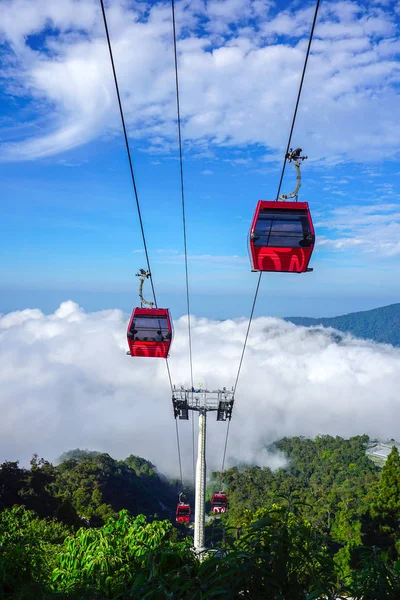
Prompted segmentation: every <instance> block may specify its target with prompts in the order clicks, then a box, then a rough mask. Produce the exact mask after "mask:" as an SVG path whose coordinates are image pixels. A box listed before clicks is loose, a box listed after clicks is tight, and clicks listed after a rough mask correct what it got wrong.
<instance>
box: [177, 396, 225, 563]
mask: <svg viewBox="0 0 400 600" xmlns="http://www.w3.org/2000/svg"><path fill="white" fill-rule="evenodd" d="M233 403H234V396H233V391H229V390H227V389H226V388H222V390H214V391H209V390H203V389H202V388H198V389H194V388H190V389H185V388H184V387H181V388H178V389H177V388H175V387H174V389H173V394H172V406H173V409H174V417H175V419H181V420H183V421H188V420H189V412H190V411H196V412H198V413H199V434H198V445H197V464H196V490H195V502H196V505H195V512H194V549H195V551H196V552H198V553H201V552H203V551H204V550H205V549H206V539H205V511H206V507H205V504H206V432H207V427H206V425H207V413H208V412H209V411H215V412H216V413H217V421H230V420H231V418H232V410H233Z"/></svg>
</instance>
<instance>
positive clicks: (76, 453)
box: [57, 448, 101, 463]
mask: <svg viewBox="0 0 400 600" xmlns="http://www.w3.org/2000/svg"><path fill="white" fill-rule="evenodd" d="M99 454H101V452H97V450H87V449H86V450H81V449H80V448H75V449H74V450H68V452H63V454H61V456H60V457H59V458H58V461H57V462H58V463H63V462H67V461H68V460H76V461H80V460H85V459H86V458H93V456H98V455H99Z"/></svg>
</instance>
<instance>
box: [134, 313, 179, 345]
mask: <svg viewBox="0 0 400 600" xmlns="http://www.w3.org/2000/svg"><path fill="white" fill-rule="evenodd" d="M130 332H131V333H132V334H133V336H134V340H138V341H149V342H163V341H166V340H170V339H171V335H170V333H169V329H168V320H167V319H166V317H157V316H150V315H146V316H144V315H142V316H137V317H136V318H135V320H134V321H133V322H132V325H131V328H130Z"/></svg>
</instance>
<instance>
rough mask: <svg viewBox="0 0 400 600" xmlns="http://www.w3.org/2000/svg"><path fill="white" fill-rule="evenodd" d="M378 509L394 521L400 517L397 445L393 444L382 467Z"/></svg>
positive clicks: (399, 470)
mask: <svg viewBox="0 0 400 600" xmlns="http://www.w3.org/2000/svg"><path fill="white" fill-rule="evenodd" d="M376 511H377V512H378V513H379V514H380V515H381V516H382V517H383V518H384V519H388V518H389V519H391V520H393V521H394V522H398V520H399V519H400V456H399V451H398V449H397V448H396V446H393V448H392V451H391V453H390V454H389V456H388V458H387V461H386V463H385V465H384V467H383V468H382V475H381V479H380V481H379V486H378V498H377V501H376Z"/></svg>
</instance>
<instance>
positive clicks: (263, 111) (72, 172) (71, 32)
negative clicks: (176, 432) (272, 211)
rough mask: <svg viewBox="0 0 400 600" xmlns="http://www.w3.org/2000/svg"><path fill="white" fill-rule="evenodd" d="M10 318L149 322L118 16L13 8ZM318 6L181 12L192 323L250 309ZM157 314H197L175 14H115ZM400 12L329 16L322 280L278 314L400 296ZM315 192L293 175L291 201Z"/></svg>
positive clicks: (320, 203) (392, 7) (320, 50)
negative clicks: (140, 279) (141, 294)
mask: <svg viewBox="0 0 400 600" xmlns="http://www.w3.org/2000/svg"><path fill="white" fill-rule="evenodd" d="M0 6H1V10H2V14H3V16H4V18H3V19H2V23H0V44H1V46H0V48H1V58H2V63H1V80H0V81H1V91H0V114H1V115H2V116H1V117H0V181H1V188H2V201H1V205H2V218H1V222H0V236H1V237H0V255H1V263H0V312H9V311H13V310H17V309H23V308H27V307H31V308H34V307H35V308H36V307H37V308H40V309H42V310H44V311H45V312H52V311H53V310H54V309H55V308H56V307H57V306H58V305H59V304H60V303H61V302H62V301H63V300H67V299H72V300H74V301H76V302H78V303H80V304H81V305H83V306H84V308H85V309H86V310H98V309H102V308H115V307H118V308H122V309H123V310H125V311H129V310H131V308H132V307H133V306H134V305H135V304H136V301H137V295H136V294H137V291H136V290H137V278H136V277H135V273H136V271H137V270H138V268H139V267H144V266H145V261H144V255H143V251H142V243H141V237H140V231H139V225H138V219H137V214H136V210H135V206H134V198H133V193H132V187H131V182H130V175H129V170H128V164H127V158H126V152H125V147H124V142H123V138H122V135H121V128H120V122H119V116H118V113H117V101H116V96H115V91H114V88H113V82H112V79H111V72H110V66H109V62H108V57H107V49H106V46H105V40H104V32H103V26H102V22H101V18H100V12H99V6H98V3H97V2H95V1H94V0H80V1H79V2H76V1H74V0H58V2H57V3H54V2H53V1H51V0H40V1H39V0H0ZM312 12H313V4H308V3H298V2H292V3H288V2H285V3H281V2H271V1H269V0H210V1H209V2H207V3H205V2H203V1H202V0H192V1H191V2H188V1H185V0H183V1H181V2H179V1H178V2H177V24H178V28H179V40H178V49H179V52H180V55H179V64H180V77H181V109H182V116H183V138H184V172H185V189H186V210H187V227H188V251H189V256H190V262H189V268H190V284H191V297H192V312H194V313H195V314H197V315H199V316H207V317H210V318H218V319H222V318H227V317H234V316H242V315H248V313H249V310H250V307H251V301H252V295H253V291H254V288H255V285H256V278H257V275H255V274H253V273H250V266H249V260H248V255H247V233H248V230H249V226H250V222H251V219H252V215H253V212H254V207H255V204H256V202H257V200H258V199H270V198H274V197H275V194H276V190H277V184H278V180H279V174H280V168H281V163H282V158H283V153H284V149H285V146H286V141H287V136H288V132H289V127H290V119H291V115H292V111H293V107H294V102H295V98H296V92H297V86H298V81H299V76H300V71H301V67H302V63H303V60H304V51H305V46H306V41H307V36H308V34H309V29H310V25H311V20H312ZM108 14H109V21H110V23H109V25H110V31H111V37H112V40H113V43H114V50H115V60H116V67H117V70H118V73H119V76H120V83H121V90H122V95H123V103H124V107H125V111H126V116H127V121H128V128H129V134H130V140H131V148H132V155H133V162H134V169H135V175H136V178H137V184H138V189H139V198H140V202H141V206H142V212H143V220H144V226H145V231H146V236H147V241H148V246H149V251H150V260H151V265H152V271H153V278H154V283H155V287H156V293H157V300H158V304H159V305H160V306H170V307H171V309H172V312H173V315H174V316H176V317H178V316H180V315H181V314H183V313H184V312H185V299H184V264H183V256H182V251H183V239H182V222H181V205H180V187H179V186H180V182H179V164H178V160H177V158H178V149H177V131H176V121H175V118H176V113H175V104H174V101H175V98H174V79H173V48H172V38H171V15H170V5H169V3H164V2H151V3H150V2H139V3H135V2H130V1H122V0H112V1H110V2H109V3H108ZM399 21H400V3H399V2H398V1H397V2H387V1H382V2H368V3H366V2H364V3H359V2H358V3H357V2H329V3H328V2H327V3H325V4H324V3H322V5H321V14H320V18H319V21H318V24H317V28H316V32H315V41H314V45H313V51H312V54H311V57H310V62H309V70H308V72H307V75H306V80H305V88H304V94H303V97H302V101H301V105H300V110H299V114H298V119H297V123H296V128H295V132H294V137H293V145H294V146H298V145H300V146H302V147H303V148H304V150H305V152H306V154H308V155H309V157H310V158H309V160H308V161H306V162H305V163H304V167H303V186H302V188H301V191H300V199H301V200H306V201H308V202H309V203H310V207H311V212H312V215H313V219H314V223H315V226H316V234H317V246H316V249H315V251H314V254H313V257H312V263H311V266H312V267H313V268H314V272H313V273H312V274H307V275H301V276H297V275H285V274H266V275H264V276H263V281H262V288H261V292H260V297H259V301H258V305H257V314H259V315H277V316H285V315H286V316H289V315H290V316H293V315H309V316H329V315H334V314H341V313H344V312H351V311H353V310H363V309H368V308H372V307H375V306H380V305H384V304H389V303H391V302H397V301H398V290H399V283H398V282H399V279H400V268H399V260H398V259H399V254H400V209H399V205H400V203H399V200H400V165H399V164H398V157H399V139H400V103H399V98H398V87H399V81H400V63H399V60H398V59H399V54H400V37H399ZM294 180H295V176H294V172H292V168H291V167H290V166H289V167H288V169H287V171H286V177H285V180H284V185H283V191H291V189H292V187H293V183H294Z"/></svg>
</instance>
